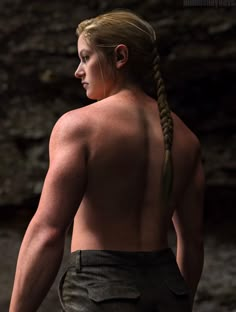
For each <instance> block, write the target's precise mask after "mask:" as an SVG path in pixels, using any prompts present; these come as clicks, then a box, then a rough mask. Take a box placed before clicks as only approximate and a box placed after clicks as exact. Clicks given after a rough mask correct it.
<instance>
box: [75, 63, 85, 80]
mask: <svg viewBox="0 0 236 312" xmlns="http://www.w3.org/2000/svg"><path fill="white" fill-rule="evenodd" d="M83 76H84V70H83V68H82V66H81V63H80V64H79V66H78V67H77V69H76V71H75V78H80V79H81V78H82V77H83Z"/></svg>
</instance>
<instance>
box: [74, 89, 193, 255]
mask: <svg viewBox="0 0 236 312" xmlns="http://www.w3.org/2000/svg"><path fill="white" fill-rule="evenodd" d="M76 113H78V118H79V116H80V118H81V116H82V115H83V114H84V115H86V116H87V117H86V118H87V119H89V120H87V123H86V124H87V126H88V127H89V131H88V133H89V134H88V140H87V142H88V150H89V155H88V162H87V185H86V191H85V194H84V196H83V200H82V202H81V204H80V207H79V209H78V212H77V214H76V216H75V219H74V228H73V236H72V251H74V250H78V249H109V250H129V251H137V250H158V249H162V248H165V247H167V246H168V240H167V232H168V228H169V225H170V222H171V218H172V215H173V211H174V209H175V205H176V203H178V201H179V199H180V198H181V195H182V193H183V192H184V188H185V185H186V183H187V179H188V178H189V176H188V175H187V174H183V173H184V172H185V173H188V172H191V169H192V166H193V158H194V154H193V153H192V152H191V150H192V144H193V143H194V135H193V134H192V132H191V131H190V130H189V129H188V128H187V127H186V126H185V125H184V124H183V123H182V122H181V120H180V119H179V118H178V117H177V116H176V115H174V114H173V115H172V116H173V121H174V143H173V149H172V152H173V164H174V186H173V192H172V197H171V200H170V205H169V207H163V205H162V204H161V194H160V180H161V170H162V165H163V155H164V142H163V134H162V129H161V126H160V117H159V112H158V108H157V103H156V102H155V101H154V100H153V99H151V98H150V97H147V96H146V95H145V94H143V93H142V94H141V95H140V94H137V95H134V94H132V93H131V92H128V91H126V92H123V93H122V92H121V93H119V94H116V96H111V97H109V98H107V99H105V100H103V101H100V102H98V103H95V104H92V105H90V106H88V107H86V108H83V109H80V110H78V111H77V112H76Z"/></svg>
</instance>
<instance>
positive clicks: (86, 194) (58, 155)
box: [10, 36, 204, 312]
mask: <svg viewBox="0 0 236 312" xmlns="http://www.w3.org/2000/svg"><path fill="white" fill-rule="evenodd" d="M85 48H86V49H87V50H86V51H90V55H89V57H88V58H86V57H85V56H83V55H81V53H80V52H81V51H82V50H84V49H85ZM78 51H79V57H80V58H81V59H82V62H81V64H80V66H79V67H78V69H77V71H76V73H75V76H76V77H77V78H79V79H81V80H82V82H83V81H86V82H87V83H88V85H84V86H85V89H86V93H87V95H88V96H89V97H90V98H93V97H94V98H95V97H96V98H97V99H99V101H98V102H96V103H94V104H91V105H89V106H86V107H84V108H80V109H77V110H73V111H71V112H69V113H67V114H65V115H64V116H62V117H61V118H60V119H59V121H58V122H57V123H56V125H55V127H54V129H53V131H52V134H51V139H50V146H49V153H50V165H49V170H48V173H47V176H46V179H45V183H44V187H43V190H42V194H41V199H40V202H39V206H38V209H37V211H36V213H35V215H34V217H33V219H32V220H31V222H30V224H29V227H28V229H27V231H26V234H25V237H24V240H23V243H22V246H21V249H20V253H19V258H18V263H17V270H16V276H15V282H14V288H13V293H12V300H11V305H10V312H33V311H36V309H37V308H38V307H39V305H40V303H41V302H42V300H43V298H44V297H45V295H46V294H47V292H48V290H49V288H50V286H51V285H52V283H53V280H54V279H55V276H56V274H57V272H58V269H59V267H60V263H61V260H62V256H63V248H64V242H65V237H66V233H67V230H68V228H69V226H70V225H71V223H72V222H73V221H74V224H73V235H72V242H71V251H75V250H78V249H82V250H83V249H108V250H128V251H153V250H161V249H163V248H166V247H168V238H167V236H168V229H169V226H170V224H171V222H172V220H173V223H174V227H175V230H176V234H177V262H178V265H179V267H180V270H181V272H182V274H183V276H184V278H185V280H186V282H187V283H188V285H189V287H190V288H191V290H192V294H193V296H194V293H195V291H196V287H197V284H198V281H199V278H200V275H201V270H202V262H203V236H202V213H203V212H202V211H203V188H204V176H203V169H202V165H201V155H200V145H199V142H198V140H197V138H196V137H195V135H194V134H193V133H192V132H191V131H190V130H189V129H188V128H187V127H186V125H184V123H183V122H182V121H181V120H180V119H179V118H178V117H177V116H176V115H175V114H174V113H172V117H173V122H174V140H173V149H172V152H173V164H174V185H173V192H172V196H171V199H170V205H169V207H163V205H161V196H160V192H159V190H160V172H161V168H162V163H163V154H164V149H163V148H164V147H163V134H162V130H161V127H160V117H159V112H158V109H157V103H156V101H155V100H153V99H152V98H150V97H149V96H147V95H146V94H145V93H144V92H143V91H142V90H141V89H140V88H138V87H137V86H135V85H133V84H132V83H130V82H129V81H126V80H125V77H124V75H123V71H122V68H124V66H125V64H126V62H127V61H128V49H127V47H126V46H124V45H119V46H118V47H117V49H116V52H117V53H120V54H121V55H122V56H123V57H122V59H121V60H115V67H116V70H117V79H115V80H114V81H112V80H111V79H110V78H111V77H110V76H109V71H108V72H106V70H105V69H104V72H103V74H104V75H103V76H104V77H105V78H104V77H103V78H104V79H103V80H102V79H101V77H99V75H100V73H101V71H100V66H103V65H104V64H103V63H101V62H100V64H99V66H98V59H97V54H96V53H95V51H94V50H92V49H91V47H89V46H88V44H87V42H86V41H85V40H84V38H83V36H80V38H79V40H78ZM83 53H84V52H83ZM83 58H85V60H84V61H83ZM95 73H96V74H97V76H94V74H95ZM106 79H107V80H106ZM99 81H100V84H101V83H105V84H106V85H105V86H106V88H97V87H96V84H97V83H99ZM106 82H107V83H106ZM101 90H103V91H102V93H101ZM99 92H100V93H99ZM36 283H37V287H35V285H36Z"/></svg>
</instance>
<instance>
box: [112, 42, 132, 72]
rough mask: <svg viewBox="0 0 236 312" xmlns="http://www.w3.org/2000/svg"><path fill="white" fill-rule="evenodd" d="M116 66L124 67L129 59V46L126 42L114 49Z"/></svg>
mask: <svg viewBox="0 0 236 312" xmlns="http://www.w3.org/2000/svg"><path fill="white" fill-rule="evenodd" d="M114 54H115V64H116V68H118V69H119V68H121V67H123V66H124V65H125V64H126V63H127V61H128V54H129V53H128V48H127V46H126V45H125V44H119V45H118V46H116V48H115V50H114Z"/></svg>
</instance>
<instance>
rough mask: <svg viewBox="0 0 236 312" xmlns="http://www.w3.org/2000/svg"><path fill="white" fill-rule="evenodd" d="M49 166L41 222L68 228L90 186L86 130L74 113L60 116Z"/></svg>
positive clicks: (44, 187)
mask: <svg viewBox="0 0 236 312" xmlns="http://www.w3.org/2000/svg"><path fill="white" fill-rule="evenodd" d="M49 158H50V163H49V169H48V172H47V175H46V178H45V181H44V186H43V190H42V194H41V198H40V202H39V206H38V209H37V212H36V215H35V217H36V219H37V220H39V221H40V222H41V223H43V224H45V225H47V226H49V227H51V228H55V229H57V230H59V231H66V229H67V228H68V226H69V225H70V224H71V222H72V221H73V218H74V215H75V213H76V212H77V210H78V207H79V205H80V202H81V200H82V197H83V195H84V191H85V186H86V142H85V135H84V129H83V127H82V126H81V125H80V123H79V121H77V122H76V124H75V122H74V121H73V117H71V116H70V114H66V115H64V116H62V118H60V119H59V121H58V122H57V123H56V125H55V126H54V128H53V131H52V134H51V138H50V144H49Z"/></svg>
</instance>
